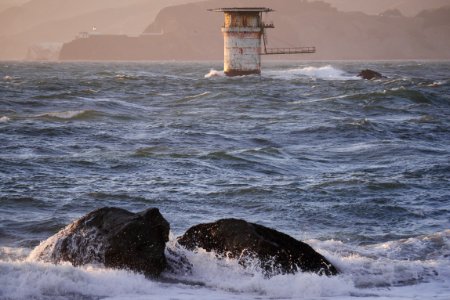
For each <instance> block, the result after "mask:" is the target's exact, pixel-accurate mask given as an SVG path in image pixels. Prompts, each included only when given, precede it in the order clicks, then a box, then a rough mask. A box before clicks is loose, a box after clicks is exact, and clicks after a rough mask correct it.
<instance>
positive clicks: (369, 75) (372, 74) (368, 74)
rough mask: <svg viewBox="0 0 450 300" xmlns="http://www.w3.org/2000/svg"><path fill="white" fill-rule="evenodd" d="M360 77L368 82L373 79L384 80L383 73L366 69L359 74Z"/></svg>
mask: <svg viewBox="0 0 450 300" xmlns="http://www.w3.org/2000/svg"><path fill="white" fill-rule="evenodd" d="M358 77H361V78H362V79H366V80H372V79H381V78H384V76H383V75H381V73H378V72H377V71H374V70H370V69H365V70H362V71H361V72H359V74H358Z"/></svg>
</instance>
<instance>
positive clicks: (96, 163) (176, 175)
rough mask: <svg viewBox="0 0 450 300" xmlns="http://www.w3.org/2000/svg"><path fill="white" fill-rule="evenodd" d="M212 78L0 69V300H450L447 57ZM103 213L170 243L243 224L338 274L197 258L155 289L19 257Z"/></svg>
mask: <svg viewBox="0 0 450 300" xmlns="http://www.w3.org/2000/svg"><path fill="white" fill-rule="evenodd" d="M365 68H371V69H375V70H377V71H379V72H381V73H382V74H384V75H385V76H386V78H383V79H380V80H375V81H365V80H361V79H359V78H358V77H356V76H355V75H356V74H357V73H358V72H359V71H360V70H362V69H365ZM211 69H212V70H211ZM220 69H221V65H220V62H212V63H173V62H166V63H162V62H161V63H24V62H0V299H2V300H3V299H363V300H367V299H438V300H444V299H450V62H397V61H395V62H289V63H286V62H280V63H264V66H263V72H262V74H261V76H244V77H235V78H228V77H225V76H223V72H220V71H215V70H220ZM210 70H211V71H210ZM103 206H115V207H121V208H124V209H128V210H131V211H135V212H137V211H141V210H144V209H146V208H149V207H158V208H159V209H160V211H161V213H162V214H163V215H164V216H165V218H166V219H167V220H168V221H169V223H170V224H171V236H172V237H171V241H170V242H169V244H168V247H175V246H176V245H175V244H176V237H177V236H179V235H181V234H183V233H184V231H185V230H187V229H188V228H189V227H191V226H193V225H196V224H198V223H202V222H210V221H214V220H217V219H220V218H225V217H235V218H244V219H246V220H248V221H251V222H256V223H259V224H262V225H265V226H269V227H272V228H275V229H277V230H279V231H282V232H285V233H287V234H290V235H292V236H293V237H295V238H297V239H301V240H303V241H305V242H307V243H309V244H310V245H311V246H312V247H313V248H314V249H316V250H317V251H318V252H320V253H322V254H323V255H324V256H326V257H327V258H328V259H329V260H330V261H331V262H333V263H334V264H335V265H336V266H337V267H338V268H339V269H340V270H341V274H340V275H339V276H336V277H326V276H322V277H321V276H317V275H313V274H308V273H305V274H296V275H279V276H275V277H273V278H271V279H267V278H264V276H262V275H261V274H260V273H259V272H257V271H256V270H252V269H246V270H243V269H242V268H241V267H240V266H239V265H238V264H237V263H236V262H235V261H233V260H221V261H219V260H217V259H216V258H215V257H214V255H212V254H208V253H204V252H201V251H200V252H199V253H196V254H192V255H191V256H190V259H191V261H192V262H193V273H192V275H190V276H188V277H186V278H171V279H170V280H167V279H161V280H150V279H147V278H145V277H144V276H142V275H139V274H133V273H129V272H126V271H120V270H111V269H106V268H103V267H101V266H86V267H73V266H71V265H69V264H62V265H53V264H47V263H42V262H38V261H34V260H33V259H32V258H29V257H28V255H29V253H30V252H31V250H32V249H33V248H34V247H36V246H37V245H39V243H40V242H41V241H43V240H45V239H47V238H48V237H50V236H51V235H53V234H54V233H56V232H57V231H58V230H60V229H62V228H63V227H64V226H65V225H67V224H69V223H70V222H72V221H73V220H75V219H77V218H79V217H81V216H83V215H84V214H86V213H88V212H90V211H91V210H94V209H96V208H99V207H103Z"/></svg>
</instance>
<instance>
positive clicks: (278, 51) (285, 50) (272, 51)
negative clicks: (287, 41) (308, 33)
mask: <svg viewBox="0 0 450 300" xmlns="http://www.w3.org/2000/svg"><path fill="white" fill-rule="evenodd" d="M304 53H316V47H297V48H267V49H265V51H264V53H262V54H267V55H270V54H304Z"/></svg>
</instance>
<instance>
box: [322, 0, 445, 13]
mask: <svg viewBox="0 0 450 300" xmlns="http://www.w3.org/2000/svg"><path fill="white" fill-rule="evenodd" d="M323 1H325V2H328V3H331V4H332V5H333V6H334V7H336V8H338V9H339V10H342V11H361V12H364V13H366V14H372V15H378V14H380V13H382V12H384V11H386V10H391V9H398V10H399V11H400V12H401V13H402V14H403V15H405V16H410V17H412V16H415V15H417V14H418V13H420V12H421V11H422V10H427V9H433V8H439V7H442V6H446V5H450V0H323Z"/></svg>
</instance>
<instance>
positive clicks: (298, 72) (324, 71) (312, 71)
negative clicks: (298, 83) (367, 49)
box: [263, 65, 361, 80]
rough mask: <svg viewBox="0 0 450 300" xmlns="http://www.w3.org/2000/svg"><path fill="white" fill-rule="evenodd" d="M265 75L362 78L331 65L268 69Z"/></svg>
mask: <svg viewBox="0 0 450 300" xmlns="http://www.w3.org/2000/svg"><path fill="white" fill-rule="evenodd" d="M263 75H264V76H268V77H273V78H277V79H286V80H292V79H296V78H301V77H309V78H315V79H323V80H360V79H361V78H359V77H357V76H353V75H351V74H349V73H347V72H345V71H343V70H340V69H337V68H335V67H333V66H331V65H327V66H323V67H304V68H294V69H288V70H268V71H263Z"/></svg>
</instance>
